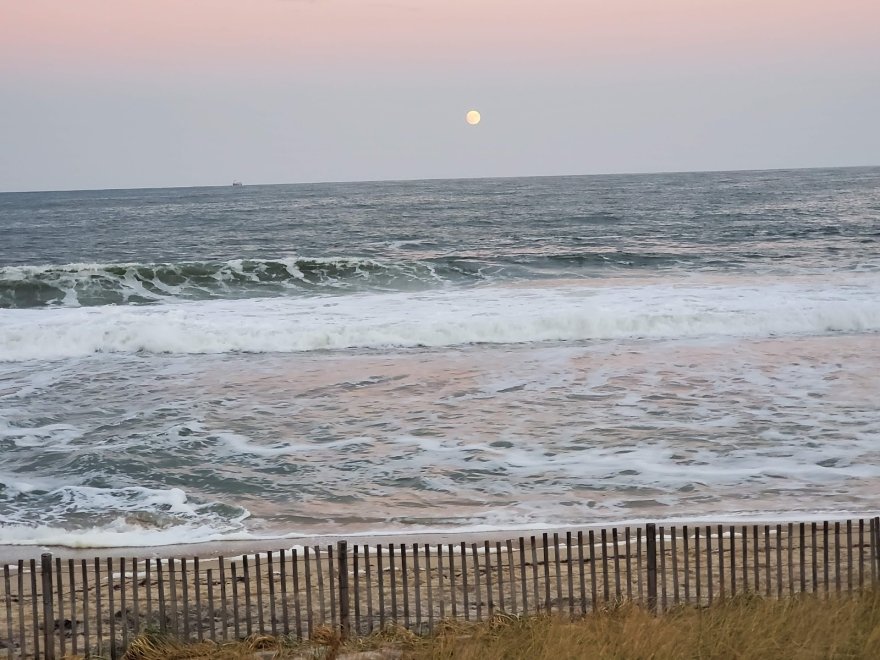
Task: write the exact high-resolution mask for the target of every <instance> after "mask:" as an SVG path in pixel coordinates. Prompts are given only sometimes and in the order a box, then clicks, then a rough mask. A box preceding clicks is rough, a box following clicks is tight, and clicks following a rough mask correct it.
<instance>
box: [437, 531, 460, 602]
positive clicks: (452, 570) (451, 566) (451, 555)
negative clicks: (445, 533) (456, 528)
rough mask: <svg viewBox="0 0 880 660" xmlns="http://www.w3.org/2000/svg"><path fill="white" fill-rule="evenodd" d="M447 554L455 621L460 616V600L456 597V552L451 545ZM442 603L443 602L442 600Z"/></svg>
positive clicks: (448, 546) (450, 596) (447, 548)
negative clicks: (458, 610) (458, 604)
mask: <svg viewBox="0 0 880 660" xmlns="http://www.w3.org/2000/svg"><path fill="white" fill-rule="evenodd" d="M446 553H447V554H448V555H449V600H450V604H451V606H452V608H451V609H452V618H453V619H454V618H456V617H457V616H458V612H457V611H456V610H457V609H458V606H457V604H456V603H457V601H458V599H457V598H456V597H455V551H454V549H453V547H452V544H451V543H449V544H447V546H446ZM441 572H442V571H441ZM440 602H443V600H442V598H441V600H440Z"/></svg>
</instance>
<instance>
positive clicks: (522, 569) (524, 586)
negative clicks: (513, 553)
mask: <svg viewBox="0 0 880 660" xmlns="http://www.w3.org/2000/svg"><path fill="white" fill-rule="evenodd" d="M519 580H520V589H521V590H522V608H523V614H528V613H529V596H528V591H529V589H528V580H527V579H526V540H525V538H523V537H522V536H520V537H519Z"/></svg>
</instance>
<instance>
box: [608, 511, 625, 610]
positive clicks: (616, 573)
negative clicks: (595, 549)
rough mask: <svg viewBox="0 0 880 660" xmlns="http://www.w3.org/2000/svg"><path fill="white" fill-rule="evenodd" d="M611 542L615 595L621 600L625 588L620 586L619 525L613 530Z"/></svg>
mask: <svg viewBox="0 0 880 660" xmlns="http://www.w3.org/2000/svg"><path fill="white" fill-rule="evenodd" d="M611 544H612V546H613V547H614V597H615V598H616V599H617V601H618V602H620V599H621V598H622V596H623V590H622V589H621V588H620V541H619V539H618V535H617V527H615V528H613V529H612V530H611Z"/></svg>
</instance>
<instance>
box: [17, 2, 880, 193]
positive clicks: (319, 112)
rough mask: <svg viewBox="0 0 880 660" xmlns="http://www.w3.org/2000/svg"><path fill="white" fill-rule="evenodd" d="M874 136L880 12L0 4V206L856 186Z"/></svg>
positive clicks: (742, 6)
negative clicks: (385, 186) (260, 186)
mask: <svg viewBox="0 0 880 660" xmlns="http://www.w3.org/2000/svg"><path fill="white" fill-rule="evenodd" d="M471 108H477V109H479V110H480V111H482V113H483V122H482V123H481V124H480V126H479V127H476V128H475V127H468V126H467V125H466V124H465V122H464V115H465V112H466V111H467V110H469V109H471ZM878 116H880V0H601V1H600V0H470V1H467V0H375V1H371V0H235V1H233V0H0V190H24V189H46V188H54V189H58V188H100V187H129V186H134V187H137V186H166V185H200V184H214V183H218V182H219V183H228V182H229V181H231V180H232V179H243V180H245V181H247V182H249V183H253V182H266V183H269V182H279V183H281V182H296V181H327V180H337V181H338V180H364V179H395V178H434V177H437V178H443V177H459V176H462V177H468V176H517V175H530V174H588V173H601V172H645V171H669V170H706V169H761V168H774V167H811V166H830V165H873V164H878V162H877V160H878V154H880V131H877V128H876V123H877V120H876V117H878Z"/></svg>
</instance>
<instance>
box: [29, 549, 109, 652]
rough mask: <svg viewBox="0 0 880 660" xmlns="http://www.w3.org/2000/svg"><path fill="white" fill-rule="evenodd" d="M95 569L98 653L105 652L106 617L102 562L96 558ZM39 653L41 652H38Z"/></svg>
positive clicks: (96, 643)
mask: <svg viewBox="0 0 880 660" xmlns="http://www.w3.org/2000/svg"><path fill="white" fill-rule="evenodd" d="M93 561H94V567H95V647H96V648H97V649H98V653H99V654H101V653H103V652H104V616H103V612H102V610H101V560H100V558H98V557H95V558H94V560H93ZM36 652H37V653H39V650H37V651H36Z"/></svg>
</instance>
